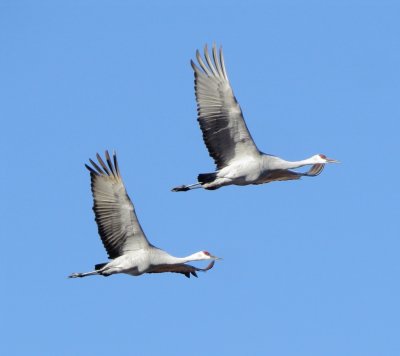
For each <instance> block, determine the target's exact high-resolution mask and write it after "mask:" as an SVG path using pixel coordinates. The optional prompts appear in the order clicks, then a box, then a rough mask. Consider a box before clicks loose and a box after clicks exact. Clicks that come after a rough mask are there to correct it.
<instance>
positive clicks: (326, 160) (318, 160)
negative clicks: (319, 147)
mask: <svg viewBox="0 0 400 356" xmlns="http://www.w3.org/2000/svg"><path fill="white" fill-rule="evenodd" d="M313 158H314V160H315V163H323V164H325V163H339V161H338V160H336V159H332V158H328V157H326V156H325V155H323V154H318V155H315V156H314V157H313Z"/></svg>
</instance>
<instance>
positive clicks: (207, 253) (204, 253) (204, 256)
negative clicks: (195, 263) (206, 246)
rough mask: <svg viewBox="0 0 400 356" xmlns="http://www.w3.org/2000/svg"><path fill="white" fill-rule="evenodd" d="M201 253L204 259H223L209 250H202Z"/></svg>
mask: <svg viewBox="0 0 400 356" xmlns="http://www.w3.org/2000/svg"><path fill="white" fill-rule="evenodd" d="M199 255H202V256H201V257H202V259H204V260H221V259H222V258H220V257H217V256H213V255H212V254H211V253H210V252H208V251H200V252H199Z"/></svg>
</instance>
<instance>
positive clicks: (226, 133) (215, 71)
mask: <svg viewBox="0 0 400 356" xmlns="http://www.w3.org/2000/svg"><path fill="white" fill-rule="evenodd" d="M196 57H197V61H198V63H199V65H200V68H199V67H198V66H197V65H196V64H195V63H194V62H193V61H191V65H192V68H193V70H194V76H195V93H196V101H197V112H198V121H199V123H200V128H201V130H202V132H203V139H204V143H205V144H206V146H207V149H208V152H209V154H210V156H211V157H212V158H213V159H214V161H215V164H216V166H217V171H216V172H213V173H202V174H199V175H198V178H197V180H198V183H195V184H191V185H182V186H179V187H175V188H173V189H172V191H174V192H182V191H188V190H191V189H195V188H205V189H209V190H214V189H218V188H220V187H223V186H225V185H231V184H234V185H248V184H263V183H269V182H272V181H283V180H293V179H300V178H301V177H304V176H307V177H315V176H317V175H318V174H320V173H321V171H322V170H323V168H324V164H325V163H336V162H338V161H336V160H334V159H330V158H327V157H326V156H325V155H323V154H317V155H314V156H312V157H310V158H307V159H304V160H301V161H296V162H290V161H286V160H283V159H281V158H279V157H276V156H273V155H270V154H265V153H263V152H261V151H260V150H259V149H258V148H257V146H256V144H255V143H254V141H253V139H252V137H251V135H250V132H249V130H248V129H247V126H246V123H245V121H244V118H243V113H242V110H241V108H240V106H239V103H238V102H237V100H236V98H235V96H234V94H233V91H232V88H231V85H230V83H229V79H228V75H227V73H226V69H225V63H224V56H223V53H222V47H221V48H220V50H219V56H218V55H217V49H216V46H215V44H214V45H213V48H212V57H213V59H212V60H211V58H210V55H209V53H208V49H207V45H206V46H205V48H204V58H205V62H204V61H203V59H202V57H201V55H200V53H199V51H196ZM306 165H313V166H312V167H311V168H310V170H309V171H307V172H305V173H298V172H294V171H291V170H290V169H293V168H299V167H303V166H306Z"/></svg>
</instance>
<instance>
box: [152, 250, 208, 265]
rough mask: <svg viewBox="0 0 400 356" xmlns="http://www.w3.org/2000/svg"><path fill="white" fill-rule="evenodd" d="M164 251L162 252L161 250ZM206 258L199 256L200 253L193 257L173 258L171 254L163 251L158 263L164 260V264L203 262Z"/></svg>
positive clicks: (194, 254) (159, 255)
mask: <svg viewBox="0 0 400 356" xmlns="http://www.w3.org/2000/svg"><path fill="white" fill-rule="evenodd" d="M160 251H162V250H160ZM203 259H204V258H203V257H202V256H200V255H199V253H198V252H196V253H193V254H192V255H189V256H186V257H175V256H171V255H170V254H169V253H167V252H165V251H162V253H160V254H158V258H157V260H158V262H160V260H162V263H167V264H175V263H186V262H190V261H202V260H203Z"/></svg>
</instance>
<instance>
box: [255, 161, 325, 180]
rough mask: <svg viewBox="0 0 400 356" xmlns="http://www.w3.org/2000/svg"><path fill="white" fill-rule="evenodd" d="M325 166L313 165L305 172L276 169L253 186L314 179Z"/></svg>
mask: <svg viewBox="0 0 400 356" xmlns="http://www.w3.org/2000/svg"><path fill="white" fill-rule="evenodd" d="M324 167H325V165H324V164H314V165H313V166H312V167H311V168H310V169H309V170H308V171H307V172H304V173H301V172H295V171H291V170H289V169H276V170H272V171H269V172H268V175H267V176H265V177H263V178H261V179H260V180H259V181H257V182H256V183H254V184H264V183H270V182H277V181H284V180H296V179H300V178H301V177H316V176H317V175H319V174H320V173H321V172H322V171H323V169H324Z"/></svg>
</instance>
